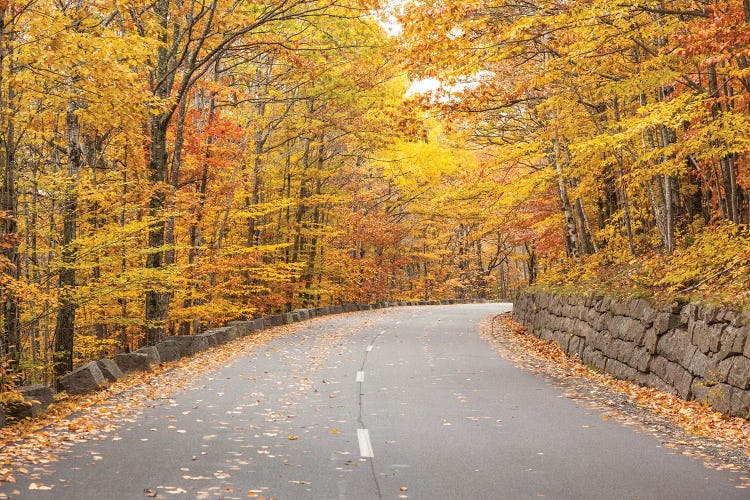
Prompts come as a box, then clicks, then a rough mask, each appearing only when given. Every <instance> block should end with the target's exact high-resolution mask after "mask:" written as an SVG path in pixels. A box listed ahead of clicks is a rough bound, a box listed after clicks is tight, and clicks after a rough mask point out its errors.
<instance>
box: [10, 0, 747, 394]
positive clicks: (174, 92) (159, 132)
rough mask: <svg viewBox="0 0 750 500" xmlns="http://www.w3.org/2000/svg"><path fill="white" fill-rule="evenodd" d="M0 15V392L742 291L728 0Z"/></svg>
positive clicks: (738, 24)
mask: <svg viewBox="0 0 750 500" xmlns="http://www.w3.org/2000/svg"><path fill="white" fill-rule="evenodd" d="M0 14H2V16H1V22H0V32H1V34H2V37H0V153H2V154H0V164H1V165H2V168H0V180H1V181H2V190H1V194H0V306H1V309H0V361H2V363H3V365H2V366H3V368H2V369H0V377H1V378H2V380H1V382H2V385H3V387H0V388H5V387H8V386H10V385H11V383H20V382H22V381H40V382H48V381H49V380H51V378H52V377H53V376H54V375H55V374H58V375H59V374H61V373H64V372H66V371H68V370H70V369H71V368H72V367H73V366H74V365H76V364H78V363H80V362H83V361H86V360H89V359H94V358H97V357H101V356H103V355H106V354H112V353H114V352H120V351H128V350H131V349H134V348H137V347H139V346H141V345H146V344H154V343H156V342H157V341H158V340H160V339H161V338H163V337H164V336H165V335H169V334H191V333H196V332H198V331H201V330H202V329H204V328H206V327H207V326H209V325H218V324H222V323H223V322H225V321H228V320H232V319H242V318H251V317H253V316H259V315H263V314H269V313H275V312H282V311H288V310H291V309H294V308H297V307H308V306H317V305H326V304H331V303H342V302H368V301H372V302H374V301H379V300H386V299H402V300H405V299H406V300H408V299H439V298H446V297H492V298H498V297H501V298H507V297H510V296H512V295H513V294H514V293H515V292H516V290H518V289H519V287H522V286H526V285H528V284H533V283H535V282H538V281H541V282H544V283H548V284H555V285H570V284H573V285H577V286H585V287H588V286H594V285H596V286H604V287H606V288H611V287H616V288H617V289H618V290H623V291H624V292H627V293H631V292H633V291H635V292H637V293H657V294H659V293H670V294H674V293H693V292H695V293H702V294H707V295H709V296H716V290H717V289H720V290H721V291H722V292H723V293H726V294H729V295H730V296H732V297H733V298H734V300H737V299H739V301H740V302H741V301H747V300H748V289H749V288H750V282H749V281H748V276H749V275H750V273H749V272H748V262H749V261H750V236H748V232H747V224H748V223H749V222H750V191H748V190H749V189H750V174H749V173H748V161H749V156H748V148H750V99H749V96H750V67H749V66H750V59H748V58H749V57H750V53H749V52H750V44H749V43H748V41H749V40H748V38H750V3H748V0H742V1H740V0H734V1H731V2H714V1H678V2H671V3H669V4H668V5H667V4H664V3H663V2H657V1H648V2H640V3H627V2H625V3H622V2H620V3H616V4H612V3H611V2H606V1H600V0H589V1H576V2H563V1H534V2H502V1H497V2H485V1H479V0H470V1H462V2H457V1H456V2H450V1H447V0H442V1H437V0H424V1H421V2H400V3H393V2H378V1H377V0H313V1H298V0H283V1H255V0H252V1H234V0H155V1H152V2H142V1H138V0H66V1H60V0H55V1H53V0H23V1H19V0H5V1H0ZM391 15H393V16H395V17H394V18H391V19H396V20H397V25H398V26H399V27H400V34H398V35H397V36H392V35H388V34H387V33H386V30H385V28H384V26H389V27H391V28H393V27H394V26H396V24H393V21H392V24H390V25H384V24H383V22H382V20H383V19H384V18H388V17H389V16H391ZM430 77H432V78H437V79H438V80H439V81H440V82H442V86H441V87H440V89H439V90H438V91H436V92H434V93H430V94H410V93H408V92H407V90H408V89H409V87H410V85H411V82H412V81H415V80H419V79H424V78H430ZM11 379H12V380H11Z"/></svg>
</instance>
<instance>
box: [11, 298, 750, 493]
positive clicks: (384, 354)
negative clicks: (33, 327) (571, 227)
mask: <svg viewBox="0 0 750 500" xmlns="http://www.w3.org/2000/svg"><path fill="white" fill-rule="evenodd" d="M509 308H510V306H509V305H505V304H472V305H451V306H439V307H438V306H424V307H422V306H420V307H401V308H393V309H384V310H375V311H367V312H361V313H353V314H347V315H342V316H333V317H326V318H322V319H317V320H314V321H311V322H308V323H304V324H301V325H300V329H299V330H298V331H297V332H296V333H295V334H292V335H289V336H286V337H283V338H278V339H276V340H273V341H271V342H270V343H268V344H267V345H264V346H262V347H260V348H258V349H257V350H256V351H255V352H254V353H253V354H251V355H250V356H247V357H242V358H240V359H238V360H235V361H234V362H232V363H231V364H229V365H227V366H223V367H217V370H215V371H213V372H211V373H210V374H209V375H207V376H201V377H200V378H198V379H197V380H196V381H195V384H193V386H192V387H190V388H187V389H185V390H181V391H178V392H176V393H175V394H173V395H172V397H171V398H170V399H167V400H163V401H161V400H160V401H158V402H156V403H155V404H153V402H152V404H149V405H146V406H144V408H143V409H142V411H141V412H140V413H139V414H138V415H137V416H136V417H135V418H132V419H129V421H126V422H123V423H121V424H120V426H119V428H118V429H116V430H114V431H112V432H110V433H109V434H108V435H107V437H106V438H105V439H102V440H99V441H88V442H84V443H80V444H76V445H74V446H72V447H71V448H70V450H69V451H68V452H66V453H65V454H64V455H63V456H61V457H60V460H59V461H57V462H54V463H52V464H48V465H46V466H44V467H32V466H30V467H29V468H30V469H31V470H30V474H29V475H21V476H19V477H18V478H17V479H18V482H17V483H5V484H0V498H4V497H6V498H55V499H68V498H69V499H89V498H90V499H105V500H106V499H113V500H120V499H131V498H132V499H138V498H149V497H156V498H205V499H218V498H222V499H231V498H237V499H246V498H260V497H263V498H266V499H270V498H277V499H279V500H281V499H354V500H366V499H381V498H387V499H395V498H411V499H443V498H446V499H447V498H464V499H479V500H483V499H516V498H518V499H523V498H539V497H544V498H554V499H567V498H570V499H585V498H592V499H594V498H595V499H599V498H608V499H609V498H612V499H618V498H622V499H633V498H638V499H651V498H653V499H671V498H675V499H692V498H695V499H722V498H738V499H739V498H742V499H747V498H748V493H747V491H746V490H743V489H739V488H737V486H738V485H739V476H741V475H742V474H740V473H737V472H730V471H716V470H712V469H707V468H705V467H704V466H703V465H702V464H701V463H700V462H699V461H696V460H693V459H690V458H687V457H685V456H682V455H679V454H676V453H674V452H673V451H671V450H669V449H668V448H664V447H662V446H661V443H660V442H659V441H658V440H657V439H656V438H654V437H652V436H650V435H646V434H642V433H637V432H635V431H634V429H632V428H630V427H626V426H624V425H622V424H620V423H618V422H616V421H614V420H609V421H605V420H603V419H602V418H601V415H599V414H598V413H596V412H595V411H593V410H591V409H589V408H587V407H585V406H582V405H581V404H579V403H577V402H575V401H572V400H570V399H568V398H566V397H564V396H563V395H562V391H561V389H559V388H558V387H556V386H555V385H553V384H552V383H550V382H548V381H545V380H544V379H543V378H540V377H538V376H536V375H533V374H531V373H529V372H526V371H523V370H520V369H518V368H516V367H515V366H514V365H512V364H511V363H510V362H509V361H507V360H505V359H503V358H502V357H500V356H499V355H498V354H497V352H496V351H495V350H494V349H493V348H492V347H491V346H490V345H488V344H487V343H486V342H485V341H484V340H482V339H481V338H480V337H479V335H478V323H479V321H480V320H481V319H482V318H483V317H485V316H487V315H489V314H492V313H497V312H501V311H507V310H509ZM245 341H247V342H249V341H250V340H247V339H245V340H239V341H238V342H245ZM32 483H33V487H32V488H33V489H31V490H30V489H29V487H30V486H32ZM40 485H44V486H45V487H50V488H51V489H49V490H44V489H41V490H40V489H36V488H35V487H38V486H40Z"/></svg>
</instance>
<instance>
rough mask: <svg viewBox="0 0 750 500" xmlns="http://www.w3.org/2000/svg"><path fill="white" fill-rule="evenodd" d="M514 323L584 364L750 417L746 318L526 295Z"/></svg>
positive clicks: (699, 309)
mask: <svg viewBox="0 0 750 500" xmlns="http://www.w3.org/2000/svg"><path fill="white" fill-rule="evenodd" d="M513 318H514V319H515V320H516V321H517V322H518V323H520V324H521V325H523V326H524V327H525V328H526V329H527V330H529V332H531V333H532V334H533V335H535V336H536V337H539V338H541V339H544V340H553V341H555V342H556V343H557V344H559V345H560V347H562V349H563V350H564V351H565V352H567V353H568V354H571V355H577V356H578V357H580V358H581V360H582V361H583V362H584V363H586V364H587V365H590V366H593V367H596V368H598V369H601V370H604V371H606V372H608V373H611V374H612V375H614V376H616V377H617V378H620V379H625V380H631V381H634V382H636V383H638V384H641V385H645V386H651V387H655V388H657V389H661V390H665V391H667V392H670V393H673V394H677V395H679V396H680V397H681V398H683V399H687V400H698V401H702V402H707V403H708V404H709V405H711V406H712V407H713V408H714V409H716V410H718V411H720V412H723V413H726V414H729V415H733V416H742V417H745V418H748V417H749V416H750V313H748V312H744V313H738V312H733V311H730V310H727V309H720V308H717V307H712V306H705V305H698V304H687V305H678V304H664V305H653V304H651V303H650V302H649V301H647V300H644V299H627V300H621V299H615V298H611V297H604V296H591V297H578V296H558V295H552V294H549V293H543V292H534V293H526V294H523V295H522V296H521V297H519V298H518V299H517V300H516V302H515V303H514V307H513Z"/></svg>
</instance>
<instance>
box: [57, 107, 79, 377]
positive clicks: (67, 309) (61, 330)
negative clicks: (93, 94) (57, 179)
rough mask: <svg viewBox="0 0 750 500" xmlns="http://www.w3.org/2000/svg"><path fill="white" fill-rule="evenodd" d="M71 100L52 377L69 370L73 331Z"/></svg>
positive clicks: (74, 144) (75, 146)
mask: <svg viewBox="0 0 750 500" xmlns="http://www.w3.org/2000/svg"><path fill="white" fill-rule="evenodd" d="M77 109H78V105H77V104H76V103H75V102H71V103H70V104H69V105H68V112H67V115H66V120H65V128H66V134H67V154H68V179H67V181H68V186H67V187H66V190H65V198H64V200H63V203H62V212H63V214H62V216H63V235H62V270H61V271H60V279H59V285H60V310H59V311H58V313H57V324H56V325H55V342H54V351H55V352H54V356H53V359H54V362H55V363H54V371H55V375H56V376H61V375H64V374H65V373H67V372H69V371H71V370H72V369H73V337H74V332H75V319H76V303H75V299H74V297H75V286H76V269H75V268H76V257H77V248H76V242H75V240H76V211H77V210H78V174H79V172H80V170H81V144H80V126H79V123H78V117H77V116H76V114H75V113H76V110H77Z"/></svg>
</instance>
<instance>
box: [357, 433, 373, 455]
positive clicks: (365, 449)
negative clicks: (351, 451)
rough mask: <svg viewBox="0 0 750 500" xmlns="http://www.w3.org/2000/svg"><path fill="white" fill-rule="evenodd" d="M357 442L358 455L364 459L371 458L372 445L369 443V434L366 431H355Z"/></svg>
mask: <svg viewBox="0 0 750 500" xmlns="http://www.w3.org/2000/svg"><path fill="white" fill-rule="evenodd" d="M357 441H359V455H360V456H361V457H364V458H373V457H374V456H375V454H374V453H373V452H372V443H371V442H370V433H369V432H368V431H367V429H357Z"/></svg>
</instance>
